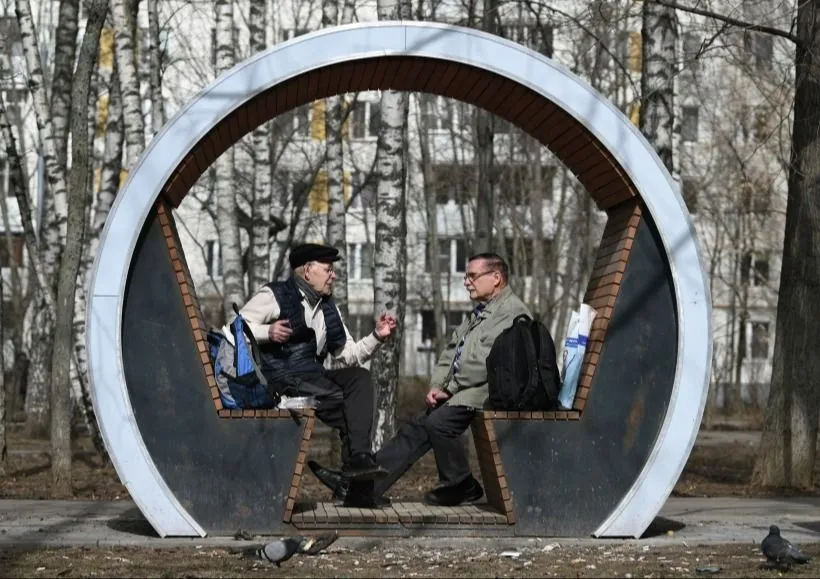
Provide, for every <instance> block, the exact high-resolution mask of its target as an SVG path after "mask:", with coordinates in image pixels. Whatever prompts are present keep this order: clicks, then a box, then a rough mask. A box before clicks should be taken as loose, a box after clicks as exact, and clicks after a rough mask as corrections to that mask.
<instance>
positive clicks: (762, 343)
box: [750, 322, 769, 360]
mask: <svg viewBox="0 0 820 579" xmlns="http://www.w3.org/2000/svg"><path fill="white" fill-rule="evenodd" d="M750 325H751V333H752V352H751V357H752V359H753V360H768V359H769V322H752V323H751V324H750Z"/></svg>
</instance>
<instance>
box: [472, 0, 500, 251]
mask: <svg viewBox="0 0 820 579" xmlns="http://www.w3.org/2000/svg"><path fill="white" fill-rule="evenodd" d="M497 21H498V0H484V15H483V28H484V30H485V31H487V32H489V33H491V34H496V33H497V31H498V27H497ZM475 114H476V160H477V165H478V198H477V199H476V208H475V210H476V216H475V240H476V241H475V242H476V246H475V247H474V248H473V253H483V252H487V251H492V250H493V242H494V237H493V222H494V216H495V169H494V165H495V162H494V155H493V141H494V134H493V119H492V115H490V113H488V112H487V111H485V110H484V109H480V108H476V109H475Z"/></svg>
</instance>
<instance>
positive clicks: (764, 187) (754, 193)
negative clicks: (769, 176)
mask: <svg viewBox="0 0 820 579" xmlns="http://www.w3.org/2000/svg"><path fill="white" fill-rule="evenodd" d="M771 198H772V187H771V185H770V184H769V183H767V182H766V181H763V180H759V181H744V182H743V183H741V185H740V199H739V203H738V205H739V207H738V209H739V210H740V211H742V212H744V213H766V212H768V211H769V204H770V202H771Z"/></svg>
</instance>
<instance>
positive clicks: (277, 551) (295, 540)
mask: <svg viewBox="0 0 820 579" xmlns="http://www.w3.org/2000/svg"><path fill="white" fill-rule="evenodd" d="M304 541H305V537H283V538H281V539H276V540H275V541H271V542H270V543H268V544H266V545H263V546H262V547H259V549H257V551H256V554H257V555H258V556H259V558H260V559H262V560H263V561H268V562H269V563H275V564H276V566H277V567H279V566H280V565H281V564H282V563H284V562H285V561H287V560H288V559H290V558H291V557H293V556H294V555H295V554H296V553H297V552H298V551H299V549H300V548H301V546H302V543H303V542H304Z"/></svg>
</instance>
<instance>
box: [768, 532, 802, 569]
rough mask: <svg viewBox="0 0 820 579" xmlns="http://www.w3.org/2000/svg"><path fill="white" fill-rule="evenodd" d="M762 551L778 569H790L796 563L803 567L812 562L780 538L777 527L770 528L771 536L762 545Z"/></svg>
mask: <svg viewBox="0 0 820 579" xmlns="http://www.w3.org/2000/svg"><path fill="white" fill-rule="evenodd" d="M760 550H761V551H763V554H764V555H765V556H766V560H767V561H768V562H769V564H770V565H776V566H777V568H778V569H789V568H791V566H792V565H794V564H795V563H797V564H800V565H802V564H803V563H808V562H809V560H810V559H809V557H807V556H806V555H804V554H803V553H801V552H800V550H799V549H798V548H797V547H795V546H794V545H792V544H791V543H790V542H789V541H787V540H786V539H784V538H783V537H781V536H780V528H778V526H777V525H772V526H771V527H769V534H768V535H766V538H765V539H763V542H762V543H760Z"/></svg>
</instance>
